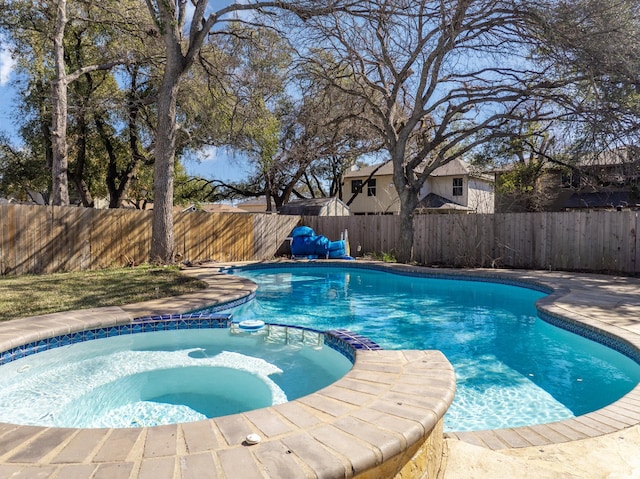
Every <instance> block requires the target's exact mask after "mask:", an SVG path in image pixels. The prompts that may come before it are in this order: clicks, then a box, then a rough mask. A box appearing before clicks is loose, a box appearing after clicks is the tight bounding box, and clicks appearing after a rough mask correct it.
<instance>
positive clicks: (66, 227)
mask: <svg viewBox="0 0 640 479" xmlns="http://www.w3.org/2000/svg"><path fill="white" fill-rule="evenodd" d="M152 215H153V213H152V212H151V211H138V210H123V209H112V210H99V209H92V208H76V207H55V206H27V205H0V274H27V273H34V274H37V273H55V272H61V271H79V270H90V269H99V268H105V267H110V266H123V265H128V264H140V263H144V262H146V261H148V259H149V251H150V247H151V221H152ZM299 220H300V217H298V216H277V215H254V214H249V213H247V214H233V213H205V212H183V213H177V214H175V216H174V236H175V250H176V253H177V255H178V257H179V258H180V259H182V260H189V261H192V262H195V261H205V260H214V261H248V260H262V259H268V258H272V257H273V256H274V255H275V254H276V251H277V250H278V247H279V246H280V245H281V244H282V243H284V242H285V238H286V237H287V236H288V235H289V233H290V232H291V230H292V229H293V228H294V227H295V226H296V224H297V223H298V222H299Z"/></svg>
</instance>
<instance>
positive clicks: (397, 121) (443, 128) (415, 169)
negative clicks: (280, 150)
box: [304, 0, 564, 261]
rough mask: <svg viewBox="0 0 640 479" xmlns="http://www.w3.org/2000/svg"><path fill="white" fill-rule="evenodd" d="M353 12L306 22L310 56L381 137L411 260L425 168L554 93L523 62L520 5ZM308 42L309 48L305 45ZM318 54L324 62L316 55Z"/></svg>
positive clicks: (405, 254) (413, 5)
mask: <svg viewBox="0 0 640 479" xmlns="http://www.w3.org/2000/svg"><path fill="white" fill-rule="evenodd" d="M363 4H366V8H363V10H362V12H361V13H359V14H351V15H345V14H342V13H340V12H338V13H334V14H333V15H330V16H328V17H318V18H314V19H310V20H308V21H307V22H306V23H305V25H304V28H307V29H311V30H312V31H313V32H314V34H307V37H308V38H309V39H310V43H309V56H310V57H313V56H314V54H315V52H317V49H318V48H324V49H327V50H328V51H329V52H330V53H331V55H332V57H333V60H334V61H333V62H330V63H326V62H318V69H319V71H322V69H324V77H325V78H326V79H331V78H338V79H343V80H344V79H348V80H349V81H347V82H345V81H340V82H334V84H335V85H336V86H338V87H340V88H343V89H344V90H345V91H346V92H348V93H349V94H351V95H354V96H357V97H360V98H361V99H362V100H363V101H365V102H366V103H367V105H368V108H369V110H370V117H371V118H373V120H372V121H370V127H371V128H373V129H374V130H375V131H377V133H378V134H379V135H380V137H381V138H383V139H384V143H385V149H386V150H387V152H388V154H389V156H390V158H391V160H392V161H393V181H394V185H395V188H396V191H397V192H398V195H399V197H400V201H401V209H400V216H401V249H400V251H399V254H398V259H399V260H401V261H410V260H411V259H412V245H413V214H414V210H415V208H416V205H417V204H418V201H419V199H420V198H419V192H420V189H421V188H422V186H423V184H424V182H425V181H426V179H427V177H428V176H429V175H430V174H431V172H432V171H433V170H434V169H436V168H438V167H439V166H442V165H444V164H446V163H447V162H449V161H452V160H453V159H455V158H459V157H462V156H464V155H466V154H468V153H469V152H471V151H472V150H474V149H475V148H477V147H478V146H479V145H482V144H483V143H486V142H488V141H491V140H492V139H493V138H496V137H499V136H502V135H503V134H504V132H503V131H502V129H501V128H502V126H503V125H504V124H505V123H506V122H507V121H531V120H534V119H541V118H545V117H547V116H551V114H552V111H539V112H538V113H537V116H536V118H525V117H523V116H522V113H521V112H522V111H526V109H523V108H522V105H523V104H524V103H526V102H527V101H529V99H531V98H535V97H536V96H539V95H542V96H545V97H548V96H550V95H552V94H555V92H556V90H558V89H559V87H560V86H562V85H563V84H564V81H558V82H556V83H552V82H549V81H547V80H546V78H545V70H544V69H543V68H541V69H540V70H534V69H533V67H532V64H531V63H530V62H528V58H527V55H528V54H529V52H530V47H531V46H532V45H531V43H530V40H529V38H531V35H529V32H530V31H531V30H532V28H533V27H534V25H535V22H536V21H537V18H536V17H535V15H532V14H530V13H531V12H530V11H529V10H528V9H527V2H525V1H519V0H475V1H471V0H453V1H447V2H442V1H436V0H418V1H416V0H369V1H366V2H363ZM311 42H312V43H311ZM321 58H324V56H322V57H321Z"/></svg>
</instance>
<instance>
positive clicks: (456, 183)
mask: <svg viewBox="0 0 640 479" xmlns="http://www.w3.org/2000/svg"><path fill="white" fill-rule="evenodd" d="M453 196H462V178H454V179H453Z"/></svg>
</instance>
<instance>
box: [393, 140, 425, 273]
mask: <svg viewBox="0 0 640 479" xmlns="http://www.w3.org/2000/svg"><path fill="white" fill-rule="evenodd" d="M391 151H392V162H393V183H394V186H395V188H396V191H397V192H398V196H399V197H400V246H399V250H398V251H397V252H396V259H397V260H398V261H399V262H400V263H410V262H411V261H413V212H414V211H415V209H416V206H418V201H419V199H418V194H419V191H417V190H416V189H415V187H413V186H412V184H411V183H410V182H409V180H408V178H407V172H405V171H404V146H403V145H402V144H401V145H396V147H395V149H394V150H391Z"/></svg>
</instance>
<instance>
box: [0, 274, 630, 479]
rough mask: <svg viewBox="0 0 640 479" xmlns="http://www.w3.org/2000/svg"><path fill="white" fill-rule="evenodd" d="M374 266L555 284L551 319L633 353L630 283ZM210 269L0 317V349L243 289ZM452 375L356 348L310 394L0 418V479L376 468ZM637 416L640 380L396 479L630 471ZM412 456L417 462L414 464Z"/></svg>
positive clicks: (444, 391)
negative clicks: (173, 290) (136, 423)
mask: <svg viewBox="0 0 640 479" xmlns="http://www.w3.org/2000/svg"><path fill="white" fill-rule="evenodd" d="M376 265H378V266H384V267H387V268H390V269H405V270H407V269H408V270H420V271H422V270H427V271H428V272H429V273H433V274H440V275H447V276H448V275H459V274H463V275H472V276H483V277H486V276H489V277H491V276H493V277H498V278H500V279H503V280H509V279H512V280H518V281H530V282H534V283H537V284H540V285H543V286H546V287H548V288H551V289H553V290H554V291H555V292H554V293H553V294H551V295H550V296H549V297H547V298H545V299H544V300H543V301H542V302H541V303H540V306H541V308H542V309H543V310H544V311H545V312H547V313H548V314H550V315H551V316H561V317H564V318H568V319H570V320H572V321H575V322H578V323H581V324H586V325H588V326H589V327H590V328H593V329H596V330H600V331H604V332H606V333H607V334H608V335H611V336H615V337H618V338H621V339H622V340H623V341H624V342H625V343H626V344H627V345H628V347H630V348H632V349H635V350H640V280H639V279H634V278H624V277H612V276H600V275H588V274H573V273H562V272H547V271H511V270H470V271H465V270H444V269H426V268H417V267H408V266H403V265H394V264H386V265H381V264H376ZM220 266H221V265H219V264H218V265H213V264H212V265H208V266H205V267H199V268H190V269H188V270H186V272H187V273H188V274H191V275H193V276H197V277H200V278H202V279H204V280H206V281H208V282H209V284H210V287H209V288H208V289H206V290H203V291H201V292H198V293H194V294H191V295H186V296H182V297H179V298H165V299H158V300H154V301H149V302H145V303H140V304H135V305H128V306H124V307H113V308H101V309H96V310H87V311H74V312H68V313H60V314H56V315H46V316H41V317H35V318H28V319H22V320H15V321H11V322H8V323H3V324H0V350H6V349H9V348H10V347H14V346H15V345H18V344H24V343H25V342H30V341H33V340H34V339H38V338H40V337H43V336H51V335H56V334H63V333H65V332H68V331H69V330H71V329H74V330H75V329H78V328H95V327H101V326H106V325H109V324H119V323H121V322H126V321H130V320H131V318H135V317H139V316H146V315H154V314H171V313H181V312H186V311H189V310H193V309H196V308H198V307H201V306H204V305H208V304H212V303H216V302H220V301H224V302H226V301H229V300H232V299H236V298H240V297H243V296H245V295H247V294H250V293H251V292H252V291H253V286H252V285H250V284H248V283H247V282H246V281H243V280H241V279H239V278H235V277H230V276H220V275H219V274H218V273H217V272H216V271H217V268H219V267H220ZM451 377H452V371H451V369H450V366H449V364H448V362H447V361H446V360H444V358H443V357H442V356H441V355H439V353H435V352H416V351H411V352H400V351H385V352H380V351H369V352H366V353H364V354H360V353H359V354H358V357H357V361H356V367H354V369H353V370H352V371H351V372H350V373H349V375H347V377H345V378H344V379H342V380H340V381H339V382H338V383H335V384H334V385H332V386H330V387H328V388H326V389H325V390H322V391H321V392H319V393H316V394H314V395H311V396H308V397H307V398H301V399H300V400H297V401H293V402H291V403H287V404H284V405H280V406H277V407H274V408H267V409H265V410H258V411H253V412H249V413H245V414H241V415H236V416H228V417H227V418H218V419H216V420H211V421H201V422H197V423H190V424H181V425H174V426H162V427H157V428H144V429H120V430H117V429H114V430H109V429H99V430H75V429H57V428H41V427H31V426H16V425H11V424H0V479H1V478H5V477H6V478H9V477H11V478H14V477H15V478H31V477H34V478H35V477H43V478H49V477H50V478H61V479H74V478H113V479H119V478H128V479H130V478H153V479H163V478H167V479H174V478H185V479H186V478H189V477H197V478H218V477H229V478H234V479H235V478H244V477H247V478H265V477H279V478H286V477H292V478H294V477H296V478H297V477H355V476H357V475H358V474H360V476H362V477H371V478H379V477H385V476H384V475H382V474H381V473H382V472H383V469H381V467H382V464H383V463H384V462H385V461H386V460H387V459H389V458H390V457H394V456H396V457H397V456H398V454H400V453H402V451H405V453H406V454H413V452H416V451H413V450H411V446H410V445H411V444H414V445H415V444H416V441H417V437H418V436H419V435H420V434H424V432H425V431H426V430H428V429H429V428H435V429H434V437H435V436H437V435H438V433H439V427H441V422H438V417H439V416H440V415H441V413H442V412H443V411H442V408H444V407H446V403H447V402H448V401H449V399H450V396H452V395H453V392H454V388H455V386H454V384H453V382H452V381H451ZM435 398H438V399H437V400H434V399H435ZM639 424H640V387H636V388H635V389H634V390H633V391H632V392H631V393H630V394H628V395H626V396H625V397H624V398H622V399H620V400H619V401H617V402H615V403H614V404H612V405H610V406H608V407H606V408H603V409H601V410H599V411H596V412H594V413H591V414H587V415H585V416H580V417H577V418H574V419H571V420H568V421H562V422H558V423H551V424H546V425H542V426H532V427H527V428H514V429H505V430H495V431H480V432H473V433H450V434H446V441H445V442H446V444H445V445H446V449H447V451H446V452H445V454H444V458H445V461H446V468H444V469H441V470H439V471H437V470H431V471H430V472H429V474H428V476H427V475H424V474H423V473H420V474H417V473H414V474H412V473H411V468H409V469H406V470H405V471H404V475H403V476H402V477H403V478H409V477H415V478H420V477H429V478H434V477H436V475H437V477H440V478H444V479H459V478H465V479H467V478H474V479H483V478H493V479H496V478H515V477H518V478H536V479H539V478H574V477H575V478H578V477H580V478H596V477H603V478H604V477H610V478H623V477H640V455H639V454H638V453H637V451H638V450H640V426H639ZM252 432H258V433H260V434H261V435H262V436H263V438H265V439H266V440H265V441H264V442H263V443H261V444H260V445H259V446H257V447H256V446H250V447H247V446H245V445H243V444H242V440H243V438H244V437H246V435H247V434H249V433H252ZM418 452H419V451H418ZM423 452H424V453H423V454H422V455H420V454H418V456H416V457H417V459H418V460H420V461H425V460H427V459H428V458H429V457H431V458H432V460H433V456H432V455H433V454H434V453H435V454H437V453H438V447H433V448H431V449H430V450H427V451H423ZM430 455H431V456H430ZM436 462H437V461H436ZM414 466H415V467H416V468H417V469H421V468H423V466H424V464H421V465H420V464H414ZM372 467H373V469H372ZM417 469H414V470H417ZM367 470H368V471H370V472H371V474H369V475H367V473H366V472H365V471H367ZM384 472H386V470H385V471H384ZM389 472H390V470H389Z"/></svg>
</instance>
